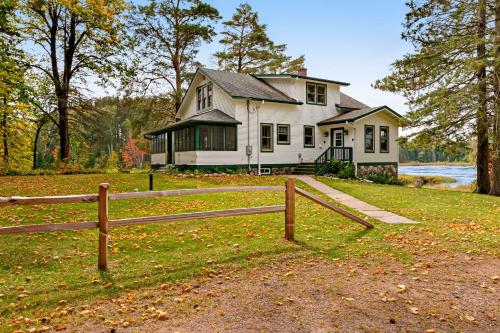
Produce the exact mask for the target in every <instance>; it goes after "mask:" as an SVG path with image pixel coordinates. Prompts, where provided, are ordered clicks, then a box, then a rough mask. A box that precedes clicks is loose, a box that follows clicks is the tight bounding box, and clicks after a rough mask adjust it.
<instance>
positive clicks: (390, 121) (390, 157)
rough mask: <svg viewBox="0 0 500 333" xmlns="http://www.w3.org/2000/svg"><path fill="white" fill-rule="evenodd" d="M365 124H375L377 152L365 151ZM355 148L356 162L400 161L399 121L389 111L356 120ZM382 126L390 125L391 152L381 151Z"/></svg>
mask: <svg viewBox="0 0 500 333" xmlns="http://www.w3.org/2000/svg"><path fill="white" fill-rule="evenodd" d="M365 125H374V126H375V133H374V134H375V152H374V153H365V144H364V140H365ZM355 126H356V134H355V149H354V159H355V162H356V163H375V162H396V163H397V162H398V161H399V144H398V142H397V141H396V140H397V138H398V135H399V133H398V130H399V127H398V121H397V119H396V118H394V117H393V116H391V115H389V114H387V112H383V111H381V112H377V113H374V114H372V115H370V116H368V117H366V118H362V119H360V120H358V121H356V122H355ZM380 126H389V153H381V152H380Z"/></svg>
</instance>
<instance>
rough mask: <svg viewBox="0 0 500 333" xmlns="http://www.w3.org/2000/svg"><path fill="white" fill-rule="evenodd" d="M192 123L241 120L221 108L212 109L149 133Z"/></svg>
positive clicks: (230, 123)
mask: <svg viewBox="0 0 500 333" xmlns="http://www.w3.org/2000/svg"><path fill="white" fill-rule="evenodd" d="M192 125H241V121H238V120H236V119H234V118H233V117H231V116H229V115H228V114H226V113H225V112H222V111H221V110H219V109H212V110H210V111H207V112H203V113H200V114H197V115H194V116H191V117H189V118H186V119H184V120H181V121H178V122H176V123H173V124H171V125H168V126H167V127H164V128H162V129H159V130H157V131H154V132H151V133H149V134H162V133H166V132H170V131H173V130H175V129H179V128H184V127H189V126H192Z"/></svg>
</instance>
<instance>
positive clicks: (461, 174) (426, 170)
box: [399, 165, 476, 187]
mask: <svg viewBox="0 0 500 333" xmlns="http://www.w3.org/2000/svg"><path fill="white" fill-rule="evenodd" d="M399 173H400V174H405V175H418V176H430V175H434V176H446V177H451V178H455V179H456V180H457V182H456V183H447V184H444V185H449V186H451V187H455V186H458V185H467V184H470V183H471V182H472V181H473V180H475V179H476V168H475V167H474V166H472V165H403V166H400V167H399Z"/></svg>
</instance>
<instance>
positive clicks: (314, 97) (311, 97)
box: [306, 82, 326, 105]
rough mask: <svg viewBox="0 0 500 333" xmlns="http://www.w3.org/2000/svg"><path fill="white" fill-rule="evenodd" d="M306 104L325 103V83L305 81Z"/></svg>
mask: <svg viewBox="0 0 500 333" xmlns="http://www.w3.org/2000/svg"><path fill="white" fill-rule="evenodd" d="M306 101H307V104H316V105H326V84H319V83H312V82H307V83H306Z"/></svg>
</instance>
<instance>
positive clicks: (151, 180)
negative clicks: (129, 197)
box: [149, 173, 153, 191]
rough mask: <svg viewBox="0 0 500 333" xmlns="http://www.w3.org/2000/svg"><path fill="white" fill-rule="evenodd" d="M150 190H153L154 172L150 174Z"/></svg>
mask: <svg viewBox="0 0 500 333" xmlns="http://www.w3.org/2000/svg"><path fill="white" fill-rule="evenodd" d="M149 190H150V191H152V190H153V174H152V173H150V174H149Z"/></svg>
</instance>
